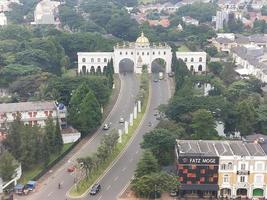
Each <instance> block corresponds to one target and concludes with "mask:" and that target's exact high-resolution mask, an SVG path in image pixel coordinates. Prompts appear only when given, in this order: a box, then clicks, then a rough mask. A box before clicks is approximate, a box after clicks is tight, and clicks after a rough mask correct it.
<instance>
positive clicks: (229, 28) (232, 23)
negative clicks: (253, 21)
mask: <svg viewBox="0 0 267 200" xmlns="http://www.w3.org/2000/svg"><path fill="white" fill-rule="evenodd" d="M223 29H224V31H225V32H227V33H242V32H243V30H244V25H243V22H242V21H241V20H240V19H236V18H235V15H234V14H229V20H228V23H227V24H224V28H223Z"/></svg>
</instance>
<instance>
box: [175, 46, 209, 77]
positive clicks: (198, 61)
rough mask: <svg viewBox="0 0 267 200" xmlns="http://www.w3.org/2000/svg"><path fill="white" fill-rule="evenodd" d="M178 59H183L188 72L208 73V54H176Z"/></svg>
mask: <svg viewBox="0 0 267 200" xmlns="http://www.w3.org/2000/svg"><path fill="white" fill-rule="evenodd" d="M176 57H177V59H182V60H183V61H184V62H185V64H186V66H187V68H188V70H190V71H191V72H193V73H202V72H205V71H206V57H207V53H206V52H204V51H201V52H176Z"/></svg>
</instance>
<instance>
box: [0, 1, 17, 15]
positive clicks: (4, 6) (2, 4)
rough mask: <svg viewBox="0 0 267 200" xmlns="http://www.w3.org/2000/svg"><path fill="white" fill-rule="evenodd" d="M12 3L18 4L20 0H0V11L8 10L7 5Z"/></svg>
mask: <svg viewBox="0 0 267 200" xmlns="http://www.w3.org/2000/svg"><path fill="white" fill-rule="evenodd" d="M12 3H16V4H20V1H19V0H1V1H0V12H8V11H10V8H9V6H10V4H12Z"/></svg>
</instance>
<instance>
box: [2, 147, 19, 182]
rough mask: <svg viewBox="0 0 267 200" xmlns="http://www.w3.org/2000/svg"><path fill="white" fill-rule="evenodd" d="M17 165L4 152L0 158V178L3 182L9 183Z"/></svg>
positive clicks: (9, 155)
mask: <svg viewBox="0 0 267 200" xmlns="http://www.w3.org/2000/svg"><path fill="white" fill-rule="evenodd" d="M18 166H19V164H18V162H17V161H16V160H15V158H14V157H13V156H12V154H11V153H9V152H8V151H4V152H3V153H2V155H1V156H0V177H1V178H2V179H3V181H10V180H11V179H12V177H14V176H15V172H16V169H17V168H18Z"/></svg>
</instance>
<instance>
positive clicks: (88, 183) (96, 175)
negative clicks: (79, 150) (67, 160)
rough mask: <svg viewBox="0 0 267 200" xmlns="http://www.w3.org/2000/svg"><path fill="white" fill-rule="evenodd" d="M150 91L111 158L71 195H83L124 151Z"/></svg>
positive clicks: (73, 189) (139, 119)
mask: <svg viewBox="0 0 267 200" xmlns="http://www.w3.org/2000/svg"><path fill="white" fill-rule="evenodd" d="M148 96H149V95H148V93H147V95H146V96H145V98H144V105H143V108H142V112H140V113H138V115H137V118H136V119H134V123H133V126H129V129H128V134H123V136H122V143H118V144H117V146H116V148H115V150H114V151H113V152H112V154H111V155H110V156H109V158H108V159H107V160H106V161H104V162H103V163H102V164H101V166H100V167H99V168H98V169H96V170H94V171H93V173H91V176H89V177H88V178H87V179H86V178H84V179H82V180H81V181H80V182H79V183H78V184H77V185H74V186H73V187H72V188H71V189H70V191H69V195H70V197H73V198H75V197H76V198H77V197H79V196H82V195H83V194H84V193H86V192H87V191H88V189H90V187H91V185H92V184H93V183H94V182H95V181H96V180H97V179H98V178H99V177H100V176H101V175H102V174H103V173H104V172H105V171H106V170H107V169H108V167H109V166H110V165H111V164H112V162H113V161H115V159H116V158H117V157H118V156H119V154H120V153H121V152H122V150H123V149H124V148H125V147H126V145H127V144H128V142H129V141H130V139H131V138H132V136H133V135H134V133H135V131H136V129H137V128H138V126H139V125H140V123H141V121H142V119H143V117H144V114H145V111H146V107H147V103H148Z"/></svg>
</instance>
